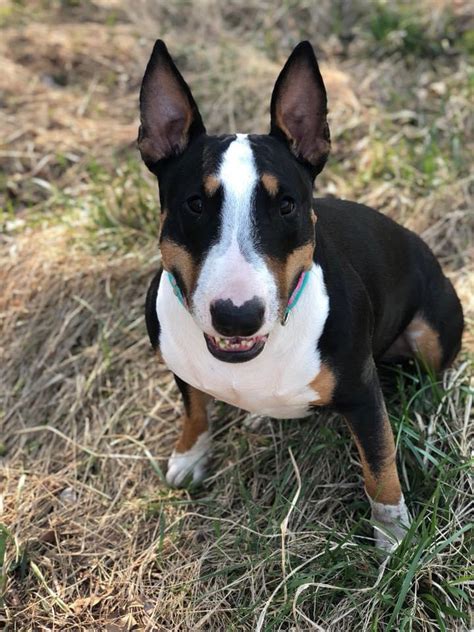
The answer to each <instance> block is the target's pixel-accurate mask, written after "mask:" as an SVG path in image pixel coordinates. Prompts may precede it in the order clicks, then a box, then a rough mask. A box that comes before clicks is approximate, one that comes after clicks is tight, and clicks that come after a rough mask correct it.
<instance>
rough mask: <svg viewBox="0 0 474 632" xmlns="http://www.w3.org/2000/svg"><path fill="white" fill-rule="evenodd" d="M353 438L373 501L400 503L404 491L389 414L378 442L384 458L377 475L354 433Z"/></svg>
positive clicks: (385, 418)
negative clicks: (399, 475)
mask: <svg viewBox="0 0 474 632" xmlns="http://www.w3.org/2000/svg"><path fill="white" fill-rule="evenodd" d="M349 428H350V424H349ZM351 432H352V429H351ZM352 436H353V437H354V441H355V443H356V445H357V449H358V451H359V456H360V460H361V462H362V472H363V475H364V483H365V489H366V490H367V493H368V495H369V496H370V498H372V500H375V501H377V502H378V503H383V504H385V505H396V504H397V503H398V502H399V501H400V498H401V496H402V490H401V486H400V480H399V478H398V471H397V463H396V449H395V441H394V439H393V432H392V427H391V426H390V422H389V420H388V416H387V414H386V413H385V414H384V418H383V426H382V435H381V436H379V437H377V441H378V442H380V446H381V451H382V456H381V459H380V467H379V468H378V470H377V472H376V473H375V472H373V471H372V469H371V467H370V465H369V463H368V462H367V459H366V456H365V453H364V450H363V448H362V446H361V445H360V443H359V441H358V439H357V437H356V435H355V434H354V433H353V432H352Z"/></svg>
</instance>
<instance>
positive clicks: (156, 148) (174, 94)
mask: <svg viewBox="0 0 474 632" xmlns="http://www.w3.org/2000/svg"><path fill="white" fill-rule="evenodd" d="M140 121H141V125H140V129H139V131H138V148H139V149H140V153H141V155H142V158H143V161H144V162H145V164H146V165H147V167H148V168H149V169H151V170H153V167H154V166H155V165H156V163H157V162H159V161H160V160H163V159H164V158H171V157H173V156H177V155H179V154H180V153H182V152H183V151H184V149H185V148H186V147H187V145H188V144H189V143H190V142H191V140H192V139H193V138H195V137H196V136H199V135H200V134H204V133H205V132H206V129H205V127H204V125H203V122H202V119H201V115H200V114H199V110H198V108H197V105H196V102H195V101H194V99H193V95H192V94H191V90H190V89H189V87H188V85H187V83H186V82H185V81H184V79H183V77H182V76H181V73H180V72H179V70H178V69H177V68H176V66H175V64H174V62H173V60H172V59H171V56H170V54H169V53H168V49H167V48H166V46H165V43H164V42H163V41H162V40H157V41H156V42H155V46H154V47H153V52H152V54H151V57H150V60H149V62H148V64H147V67H146V70H145V75H144V77H143V81H142V87H141V90H140Z"/></svg>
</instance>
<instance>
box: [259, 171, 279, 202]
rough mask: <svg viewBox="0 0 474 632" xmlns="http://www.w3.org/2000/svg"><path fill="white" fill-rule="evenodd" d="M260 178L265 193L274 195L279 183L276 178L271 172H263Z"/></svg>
mask: <svg viewBox="0 0 474 632" xmlns="http://www.w3.org/2000/svg"><path fill="white" fill-rule="evenodd" d="M260 179H261V181H262V184H263V186H264V187H265V189H266V191H267V193H268V194H269V195H270V196H271V197H275V195H276V194H277V193H278V189H279V188H280V184H279V182H278V180H277V178H276V177H275V176H274V175H273V174H271V173H263V174H262V177H261V178H260Z"/></svg>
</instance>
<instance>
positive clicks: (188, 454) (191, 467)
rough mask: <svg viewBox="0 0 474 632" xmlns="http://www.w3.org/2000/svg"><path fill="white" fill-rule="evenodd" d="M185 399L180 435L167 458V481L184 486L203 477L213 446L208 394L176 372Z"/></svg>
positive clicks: (177, 382) (177, 381)
mask: <svg viewBox="0 0 474 632" xmlns="http://www.w3.org/2000/svg"><path fill="white" fill-rule="evenodd" d="M175 379H176V384H177V385H178V387H179V390H180V391H181V395H182V396H183V402H184V410H185V412H184V415H183V418H182V424H183V426H182V430H181V435H180V437H179V439H178V441H177V442H176V445H175V448H174V450H173V454H172V455H171V456H170V458H169V461H168V472H167V474H166V480H167V482H168V484H169V485H172V486H174V487H182V486H184V485H186V483H188V482H190V483H198V482H199V481H201V480H202V479H203V478H204V475H205V472H206V464H207V460H208V455H209V449H210V445H211V437H210V432H209V421H208V414H207V404H208V403H209V401H210V397H209V395H206V394H205V393H203V392H201V391H199V390H198V389H196V388H194V387H193V386H190V385H189V384H186V382H183V380H181V379H180V378H179V377H178V376H176V375H175Z"/></svg>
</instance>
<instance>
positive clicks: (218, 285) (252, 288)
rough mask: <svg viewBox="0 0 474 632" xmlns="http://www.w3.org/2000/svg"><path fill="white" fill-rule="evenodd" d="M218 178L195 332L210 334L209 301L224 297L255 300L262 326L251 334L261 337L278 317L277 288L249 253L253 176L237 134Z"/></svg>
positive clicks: (249, 155)
mask: <svg viewBox="0 0 474 632" xmlns="http://www.w3.org/2000/svg"><path fill="white" fill-rule="evenodd" d="M218 178H219V180H220V182H221V184H222V187H223V190H224V199H223V205H222V216H221V228H220V234H219V238H218V241H217V243H216V244H214V245H213V246H212V247H211V249H210V250H209V253H208V254H207V257H206V259H205V261H204V264H203V267H202V269H201V273H200V275H199V279H198V282H197V285H196V290H195V292H194V296H193V312H194V315H195V318H196V320H197V321H198V323H199V325H200V327H201V329H202V330H203V331H205V332H206V333H208V334H210V335H216V333H217V332H215V330H214V328H213V327H212V323H211V314H210V306H211V303H212V302H214V301H217V300H219V299H222V300H227V299H230V300H231V301H232V302H233V303H234V305H236V306H237V307H239V306H240V305H243V303H245V302H246V301H250V300H251V299H252V298H254V297H255V296H256V297H257V298H259V299H260V300H261V301H262V303H263V304H264V305H265V318H264V323H263V325H262V327H261V329H260V330H259V331H258V332H257V333H258V334H265V333H268V332H269V331H270V329H271V328H272V327H273V325H274V324H275V322H276V319H277V317H278V300H277V287H276V283H275V280H274V278H273V275H272V274H271V272H270V270H269V269H268V267H267V266H266V264H265V261H264V260H263V257H262V256H261V255H260V254H259V253H257V251H256V249H255V235H254V230H253V208H254V204H255V189H256V186H257V183H258V172H257V168H256V165H255V160H254V157H253V153H252V148H251V147H250V143H249V140H248V138H247V135H246V134H237V138H236V140H234V141H232V142H231V144H230V145H229V147H228V148H227V150H226V151H225V153H224V154H223V157H222V162H221V165H220V169H219V173H218Z"/></svg>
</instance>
